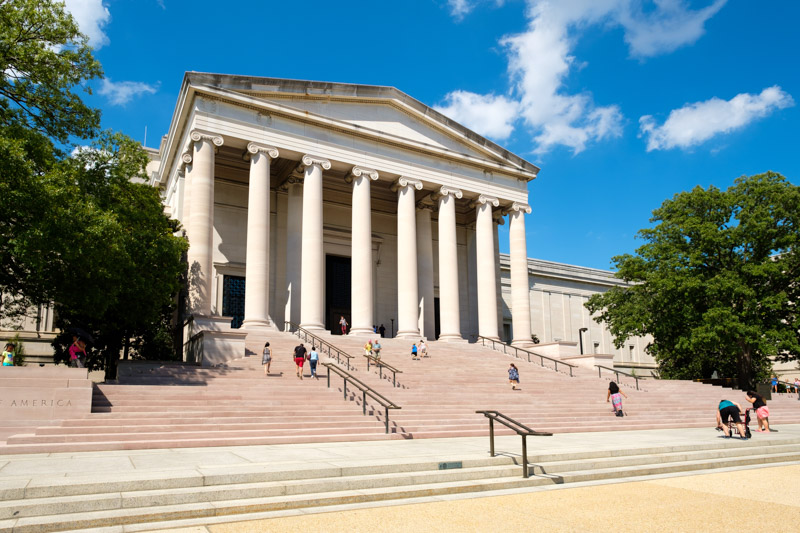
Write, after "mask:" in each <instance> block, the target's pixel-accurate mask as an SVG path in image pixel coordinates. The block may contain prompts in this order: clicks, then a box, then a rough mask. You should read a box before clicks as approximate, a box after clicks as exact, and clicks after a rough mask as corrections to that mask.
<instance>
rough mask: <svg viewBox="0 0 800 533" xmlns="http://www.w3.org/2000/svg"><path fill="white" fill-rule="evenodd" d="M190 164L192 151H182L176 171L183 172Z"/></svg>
mask: <svg viewBox="0 0 800 533" xmlns="http://www.w3.org/2000/svg"><path fill="white" fill-rule="evenodd" d="M191 164H192V152H183V153H182V154H181V163H180V165H178V172H183V171H184V170H185V169H186V167H187V166H189V165H191Z"/></svg>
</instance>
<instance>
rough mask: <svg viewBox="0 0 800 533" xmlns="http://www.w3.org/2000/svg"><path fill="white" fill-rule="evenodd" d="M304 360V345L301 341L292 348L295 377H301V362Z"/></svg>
mask: <svg viewBox="0 0 800 533" xmlns="http://www.w3.org/2000/svg"><path fill="white" fill-rule="evenodd" d="M305 360H306V347H305V346H303V344H302V343H301V344H300V346H297V347H295V349H294V364H295V365H297V377H298V378H300V379H303V363H304V362H305Z"/></svg>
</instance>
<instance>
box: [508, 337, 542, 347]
mask: <svg viewBox="0 0 800 533" xmlns="http://www.w3.org/2000/svg"><path fill="white" fill-rule="evenodd" d="M511 346H515V347H517V348H530V347H531V346H536V345H535V344H534V343H533V341H532V340H530V339H521V340H514V341H511Z"/></svg>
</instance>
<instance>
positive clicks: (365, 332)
mask: <svg viewBox="0 0 800 533" xmlns="http://www.w3.org/2000/svg"><path fill="white" fill-rule="evenodd" d="M347 335H352V336H354V337H369V336H370V335H375V336H376V337H379V336H380V333H375V332H374V331H373V330H372V328H358V329H356V328H352V329H351V330H350V333H348V334H347Z"/></svg>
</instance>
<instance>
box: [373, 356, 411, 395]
mask: <svg viewBox="0 0 800 533" xmlns="http://www.w3.org/2000/svg"><path fill="white" fill-rule="evenodd" d="M364 357H366V358H367V372H369V364H370V361H371V362H372V364H373V365H376V366H377V367H378V377H379V378H381V379H383V369H384V368H386V370H388V371H390V372H391V373H392V386H393V387H397V374H402V373H403V371H402V370H398V369H397V368H395V367H393V366H392V365H389V364H386V363H384V362H383V361H381V360H380V358H379V357H375V356H374V355H367V354H364Z"/></svg>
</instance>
